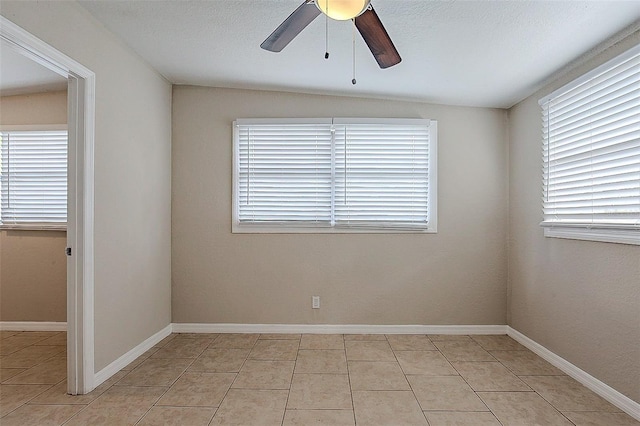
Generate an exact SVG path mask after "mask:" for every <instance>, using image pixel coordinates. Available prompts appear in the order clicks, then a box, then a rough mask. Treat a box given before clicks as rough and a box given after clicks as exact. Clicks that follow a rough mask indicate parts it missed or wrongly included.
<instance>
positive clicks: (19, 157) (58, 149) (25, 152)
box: [0, 130, 67, 229]
mask: <svg viewBox="0 0 640 426" xmlns="http://www.w3.org/2000/svg"><path fill="white" fill-rule="evenodd" d="M0 135H1V136H2V139H1V142H0V151H1V156H0V158H1V163H0V170H1V172H0V219H1V224H2V226H3V227H4V228H28V229H34V228H62V229H64V228H65V227H66V223H67V131H66V130H64V131H58V130H51V131H6V132H5V131H3V132H0Z"/></svg>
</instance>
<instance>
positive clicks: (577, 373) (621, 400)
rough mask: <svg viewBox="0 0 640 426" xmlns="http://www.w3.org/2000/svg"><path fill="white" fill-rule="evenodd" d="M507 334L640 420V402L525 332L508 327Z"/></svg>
mask: <svg viewBox="0 0 640 426" xmlns="http://www.w3.org/2000/svg"><path fill="white" fill-rule="evenodd" d="M507 334H508V335H509V336H510V337H511V338H513V339H514V340H516V341H518V342H519V343H521V344H522V345H523V346H525V347H526V348H528V349H530V350H531V351H532V352H533V353H535V354H536V355H538V356H540V357H541V358H543V359H545V360H546V361H548V362H549V363H550V364H552V365H553V366H555V367H557V368H559V369H560V370H562V371H563V372H565V373H567V374H568V375H569V376H571V377H573V378H574V379H576V380H577V381H578V382H580V383H582V384H583V385H584V386H586V387H587V388H589V389H591V390H592V391H593V392H595V393H596V394H598V395H600V396H601V397H602V398H604V399H606V400H607V401H609V402H610V403H612V404H613V405H615V406H616V407H618V408H620V409H621V410H622V411H624V412H625V413H627V414H629V415H630V416H631V417H633V418H634V419H636V420H638V421H640V404H639V403H637V402H635V401H634V400H632V399H631V398H629V397H627V396H625V395H623V394H621V393H620V392H618V391H617V390H615V389H613V388H612V387H611V386H609V385H607V384H605V383H603V382H601V381H600V380H598V379H596V378H595V377H593V376H592V375H590V374H589V373H587V372H586V371H584V370H582V369H580V368H578V367H576V366H575V365H573V364H572V363H570V362H569V361H567V360H566V359H564V358H562V357H560V356H558V355H556V354H555V353H553V352H551V351H550V350H549V349H547V348H545V347H544V346H542V345H541V344H539V343H537V342H535V341H533V340H531V339H530V338H528V337H527V336H525V335H524V334H522V333H520V332H519V331H518V330H516V329H513V328H511V327H508V331H507Z"/></svg>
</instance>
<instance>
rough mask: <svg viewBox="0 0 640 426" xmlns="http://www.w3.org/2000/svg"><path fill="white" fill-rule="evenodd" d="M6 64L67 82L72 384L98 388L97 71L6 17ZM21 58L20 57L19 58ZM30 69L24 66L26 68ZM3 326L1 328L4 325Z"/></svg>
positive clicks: (72, 389)
mask: <svg viewBox="0 0 640 426" xmlns="http://www.w3.org/2000/svg"><path fill="white" fill-rule="evenodd" d="M0 43H1V44H0V55H2V60H3V61H4V60H5V58H13V60H15V61H18V62H19V61H22V60H28V61H30V62H31V63H30V64H29V65H31V66H32V65H33V63H35V64H38V66H40V67H44V68H45V69H46V71H47V72H48V73H49V74H51V72H53V73H55V74H56V75H57V76H60V77H61V78H62V79H60V78H58V81H62V82H63V83H64V81H65V80H66V94H67V95H66V98H67V132H68V145H67V155H68V162H67V164H68V167H67V175H68V179H67V227H66V244H65V246H66V250H67V259H66V330H67V384H68V392H69V393H71V394H83V393H87V392H90V391H91V390H92V389H93V386H94V385H93V382H94V364H93V134H94V131H93V120H94V104H95V97H94V87H95V76H94V74H93V72H91V71H90V70H88V69H87V68H85V67H84V66H82V65H81V64H79V63H77V62H76V61H74V60H73V59H71V58H69V57H68V56H66V55H64V54H62V53H61V52H59V51H57V50H56V49H54V48H53V47H51V46H49V45H48V44H46V43H44V42H42V41H41V40H39V39H37V38H35V37H34V36H32V35H31V34H29V33H28V32H26V31H24V30H23V29H22V28H20V27H18V26H17V25H15V24H13V23H12V22H10V21H8V20H7V19H5V18H4V17H0ZM15 55H18V56H15ZM23 65H24V63H23ZM0 324H1V323H0Z"/></svg>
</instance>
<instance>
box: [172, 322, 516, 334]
mask: <svg viewBox="0 0 640 426" xmlns="http://www.w3.org/2000/svg"><path fill="white" fill-rule="evenodd" d="M507 328H508V326H506V325H412V324H409V325H368V324H201V323H174V324H173V332H174V333H308V334H332V333H336V334H507Z"/></svg>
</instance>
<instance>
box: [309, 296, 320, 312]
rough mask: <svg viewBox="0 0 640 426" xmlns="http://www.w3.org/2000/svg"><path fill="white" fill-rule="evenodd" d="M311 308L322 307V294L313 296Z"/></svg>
mask: <svg viewBox="0 0 640 426" xmlns="http://www.w3.org/2000/svg"><path fill="white" fill-rule="evenodd" d="M311 308H312V309H320V296H311Z"/></svg>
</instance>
